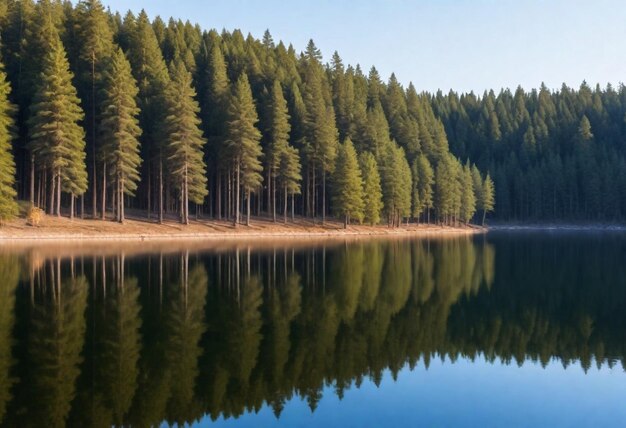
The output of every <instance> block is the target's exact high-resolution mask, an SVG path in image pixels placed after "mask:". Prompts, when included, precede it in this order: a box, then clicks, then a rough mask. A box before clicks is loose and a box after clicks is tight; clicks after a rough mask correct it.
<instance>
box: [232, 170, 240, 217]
mask: <svg viewBox="0 0 626 428" xmlns="http://www.w3.org/2000/svg"><path fill="white" fill-rule="evenodd" d="M239 168H240V161H239V159H237V178H236V183H235V201H234V202H235V215H234V220H233V226H235V227H238V225H239Z"/></svg>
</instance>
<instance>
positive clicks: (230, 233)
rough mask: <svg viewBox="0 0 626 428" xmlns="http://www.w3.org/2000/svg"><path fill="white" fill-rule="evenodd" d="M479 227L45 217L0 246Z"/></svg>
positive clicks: (0, 234) (0, 233) (4, 231)
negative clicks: (346, 226)
mask: <svg viewBox="0 0 626 428" xmlns="http://www.w3.org/2000/svg"><path fill="white" fill-rule="evenodd" d="M485 230H486V229H483V228H480V227H459V228H454V227H442V226H437V225H415V224H411V225H408V226H402V227H400V228H388V227H386V226H362V225H354V226H350V227H349V228H348V229H344V228H343V225H342V224H341V223H339V222H335V221H327V222H326V223H325V224H324V225H323V226H322V225H321V224H319V223H317V224H316V223H313V222H312V221H310V220H304V219H297V220H296V222H295V223H287V224H283V223H280V222H278V223H274V222H272V221H271V220H268V219H255V220H254V222H253V223H252V224H251V225H250V226H249V227H247V226H243V225H242V226H239V227H237V228H235V227H233V226H232V224H231V223H229V222H225V221H203V220H199V221H193V222H192V223H191V224H190V225H188V226H184V225H181V224H179V223H177V222H176V221H174V220H168V221H166V222H164V223H163V224H157V223H153V222H148V221H141V220H133V219H131V220H128V221H127V222H126V223H125V224H123V225H121V224H118V223H115V222H112V221H101V220H80V219H75V220H73V221H71V220H69V219H67V218H46V219H44V221H43V223H42V224H41V226H39V227H31V226H28V225H26V223H25V222H24V220H16V221H14V222H11V223H9V224H7V225H5V226H3V227H0V246H1V245H5V244H14V243H27V242H28V243H31V244H32V243H35V242H41V243H43V242H54V243H59V242H138V241H139V242H141V241H192V240H193V241H198V240H200V241H222V240H242V239H245V240H263V239H271V240H275V239H281V240H282V239H294V238H298V239H309V238H311V239H325V238H348V237H375V236H389V237H392V236H397V237H408V236H411V237H418V236H441V235H446V236H451V235H470V234H477V233H483V232H484V231H485Z"/></svg>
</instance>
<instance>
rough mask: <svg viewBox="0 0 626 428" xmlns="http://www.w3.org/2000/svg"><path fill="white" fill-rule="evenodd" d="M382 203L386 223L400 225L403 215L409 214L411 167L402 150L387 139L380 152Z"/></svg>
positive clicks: (393, 225) (394, 225)
mask: <svg viewBox="0 0 626 428" xmlns="http://www.w3.org/2000/svg"><path fill="white" fill-rule="evenodd" d="M380 168H381V177H382V189H383V203H384V206H385V212H386V214H387V221H388V224H389V225H390V226H392V227H397V226H400V223H401V222H402V218H403V217H408V216H410V215H411V186H412V180H411V167H410V166H409V163H408V161H407V159H406V156H405V154H404V150H403V149H402V148H401V147H399V146H398V145H397V144H396V143H395V142H394V141H387V143H386V144H385V146H384V148H383V149H382V154H381V163H380Z"/></svg>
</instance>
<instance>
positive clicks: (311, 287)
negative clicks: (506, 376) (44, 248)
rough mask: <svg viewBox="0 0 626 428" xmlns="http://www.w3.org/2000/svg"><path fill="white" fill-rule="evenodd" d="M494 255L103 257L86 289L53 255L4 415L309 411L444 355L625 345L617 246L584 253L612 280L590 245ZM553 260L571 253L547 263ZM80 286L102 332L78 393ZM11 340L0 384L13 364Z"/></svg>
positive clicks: (541, 356) (505, 248)
mask: <svg viewBox="0 0 626 428" xmlns="http://www.w3.org/2000/svg"><path fill="white" fill-rule="evenodd" d="M604 245H606V244H604ZM497 248H498V257H497V258H496V257H495V250H494V246H492V245H491V244H489V243H487V242H485V241H484V240H481V239H479V240H473V239H469V238H461V239H450V240H439V241H438V240H422V241H412V240H395V241H367V242H355V243H352V244H350V245H347V246H345V245H344V246H331V247H328V248H325V249H307V250H305V251H301V252H295V253H294V252H292V250H291V249H289V250H287V249H286V250H284V251H282V250H280V249H276V250H272V251H269V252H259V253H251V252H250V251H249V250H248V251H246V250H243V251H242V250H241V249H235V250H233V251H232V252H226V253H220V254H209V255H189V254H187V253H183V254H182V255H181V254H178V255H171V256H164V255H157V256H156V257H155V256H151V257H149V258H146V259H129V260H126V261H124V260H123V257H118V258H108V259H106V260H104V259H103V260H98V261H97V263H96V264H95V265H94V266H93V269H90V268H89V267H88V268H87V269H86V272H87V277H89V278H91V277H92V275H90V273H91V271H93V272H95V275H93V278H94V279H92V282H91V284H90V287H89V288H88V289H87V287H85V286H86V285H87V284H86V282H85V279H84V278H83V277H79V278H80V279H68V278H72V274H71V273H70V274H68V272H75V271H78V269H73V268H72V267H71V266H68V265H67V264H66V265H64V267H63V269H61V267H60V265H59V263H58V262H57V261H53V262H45V263H42V264H41V268H40V269H35V270H36V271H37V272H38V274H37V276H36V281H35V286H34V290H35V292H34V294H33V298H32V303H31V297H30V293H21V294H20V293H19V291H18V292H17V294H13V295H17V298H18V300H17V304H15V305H14V306H16V308H19V307H20V298H21V299H23V302H22V306H23V307H27V308H29V309H28V311H27V310H22V312H20V311H19V310H16V312H15V313H17V314H18V316H17V318H16V322H17V323H18V326H19V325H20V322H21V323H22V324H25V325H27V326H28V328H27V330H28V333H27V334H26V340H25V343H26V345H25V351H24V352H22V353H20V352H17V353H16V352H13V354H15V355H17V356H18V362H17V366H18V367H22V368H21V370H18V371H17V372H16V373H17V374H18V375H19V378H20V379H21V382H20V383H18V384H17V388H16V389H15V390H16V391H17V393H16V395H18V396H19V400H18V399H17V398H16V400H18V401H20V403H24V404H20V405H9V407H8V412H7V417H6V419H7V420H8V421H9V422H13V420H15V421H16V422H15V423H10V425H18V426H28V425H36V424H37V423H40V422H41V421H43V420H44V418H45V420H46V421H47V420H48V419H50V420H51V421H53V424H54V422H56V423H57V424H62V423H63V422H64V421H65V418H66V417H67V414H68V411H69V406H70V403H72V406H73V409H72V416H71V419H70V420H69V421H70V422H71V424H73V425H80V426H90V425H93V424H95V423H96V422H100V423H102V424H103V425H104V426H106V425H123V424H124V425H133V426H154V425H158V424H160V423H161V422H162V421H164V420H165V421H168V422H170V423H176V424H183V423H187V422H191V421H193V420H195V419H197V418H199V417H201V416H203V415H204V414H210V415H211V416H212V417H214V418H217V417H219V416H225V417H228V416H236V415H239V414H241V413H243V412H245V411H246V410H258V409H260V408H261V407H262V406H263V405H270V406H271V407H272V409H273V410H274V412H275V414H276V415H280V413H281V411H282V409H283V406H284V405H285V403H286V402H287V401H288V400H289V399H290V398H292V397H293V396H295V395H297V396H301V397H303V398H304V399H305V400H307V402H308V404H309V406H310V407H311V408H312V409H315V407H316V406H317V403H318V402H319V400H320V398H321V396H322V391H323V388H324V387H325V386H329V385H330V386H333V387H334V389H335V391H336V393H337V394H339V396H340V397H341V396H342V395H343V393H344V391H345V390H346V389H348V388H350V387H353V386H354V385H359V384H360V382H361V381H362V380H363V379H364V378H371V379H373V380H374V381H375V382H377V381H379V380H380V379H381V378H382V373H383V371H384V370H386V369H390V370H391V372H392V373H393V374H394V375H395V374H397V373H398V371H399V370H400V369H401V368H402V367H404V366H405V365H406V364H407V363H408V364H409V365H410V366H414V365H416V364H418V363H419V362H422V363H423V364H426V365H428V364H429V361H430V359H432V358H434V357H443V356H447V357H449V358H450V359H452V360H455V359H456V358H458V357H460V356H465V357H469V358H474V357H476V356H478V355H485V357H486V358H487V359H489V360H495V359H502V360H504V361H506V362H512V361H516V362H518V363H522V362H523V361H525V360H526V359H528V358H532V359H535V360H537V361H541V362H543V363H545V362H547V361H549V360H550V359H552V358H555V357H558V358H559V359H560V360H561V361H562V362H563V363H564V364H571V363H573V362H580V363H581V364H582V366H583V367H585V368H587V367H589V366H590V365H591V363H592V361H593V360H596V361H599V362H603V361H608V362H609V363H611V364H612V363H613V362H614V361H615V359H616V358H617V359H619V358H623V356H624V355H626V316H625V315H624V313H623V305H624V304H625V303H626V290H625V289H624V288H623V286H621V284H622V283H623V278H624V277H625V276H626V265H625V266H622V264H623V263H622V262H621V259H620V254H623V253H624V250H625V248H624V245H622V244H619V245H618V244H615V246H613V247H611V246H609V248H608V249H607V248H605V247H598V248H591V249H589V252H588V253H586V254H588V256H587V258H586V261H587V262H589V264H590V265H589V267H588V268H589V269H593V270H599V271H601V272H603V273H602V277H597V276H593V275H592V274H591V273H589V272H587V270H586V269H588V268H585V267H584V266H583V265H584V264H583V263H580V260H581V259H580V254H582V250H583V248H582V247H576V246H575V245H573V244H571V243H564V244H563V245H562V246H557V247H556V248H543V247H542V246H541V245H540V243H537V242H530V241H529V242H525V241H523V240H522V241H521V242H515V243H509V244H507V243H500V244H498V247H497ZM594 251H595V252H597V253H599V254H600V255H597V256H596V255H595V253H594ZM557 256H558V257H559V258H563V260H562V262H563V263H558V264H550V261H551V259H552V258H554V257H557ZM11 265H13V266H14V265H15V264H13V263H12V264H11ZM561 265H563V266H570V267H571V266H575V268H573V269H570V270H568V269H567V268H565V267H563V268H561ZM550 267H552V269H550ZM4 268H5V269H6V267H4ZM2 269H3V265H2V261H1V259H0V274H1V273H2ZM61 272H65V273H64V278H65V279H64V281H62V282H59V278H60V276H61ZM496 272H497V275H496ZM74 276H75V277H76V275H75V274H74ZM2 277H7V278H10V273H5V274H3V276H2ZM77 278H78V277H77ZM496 280H497V284H496V283H495V282H494V281H496ZM209 282H210V283H211V284H212V285H211V287H209V286H208V284H209ZM60 284H62V285H61V286H60ZM80 284H83V286H80ZM104 285H106V286H104ZM80 290H82V291H80ZM87 290H89V292H90V293H91V295H90V299H89V302H90V303H89V304H90V306H89V311H88V313H89V325H90V326H91V325H92V324H91V323H92V321H93V326H94V327H93V328H91V327H90V329H89V332H88V334H87V337H88V340H87V346H85V350H84V354H85V363H84V364H82V365H81V369H82V370H83V373H82V375H81V380H80V382H78V384H77V385H78V391H77V394H74V390H73V388H74V386H73V385H74V384H75V383H76V382H75V379H76V374H77V365H78V364H79V363H80V360H81V358H80V350H81V348H82V339H80V338H82V337H83V333H84V324H85V322H84V317H83V316H82V313H83V312H84V309H85V304H86V303H85V302H86V298H85V296H86V293H87ZM105 291H106V294H105ZM0 292H1V293H4V289H2V288H0ZM9 294H11V293H9ZM2 296H4V294H3V295H2ZM20 296H21V297H20ZM81 299H82V300H81ZM7 302H9V303H7ZM70 302H73V303H70ZM81 302H82V303H81ZM0 304H5V305H6V304H8V305H9V306H10V307H12V306H13V304H12V303H10V301H9V300H4V299H3V300H2V301H1V302H0ZM81 305H82V309H81ZM10 307H9V308H8V309H7V310H6V311H3V313H2V314H0V335H2V334H5V335H7V334H8V333H6V332H8V331H10V330H11V328H10V327H8V326H9V325H11V324H12V323H13V321H11V322H9V323H7V322H5V319H4V318H2V315H3V314H4V313H6V312H10V313H12V312H13V311H12V310H10ZM78 314H80V315H81V316H79V315H78ZM21 318H25V319H26V321H24V320H22V321H20V319H21ZM44 320H45V322H44ZM81 320H82V321H81ZM79 321H80V322H79ZM81 322H82V327H80V325H81ZM81 329H82V330H81ZM14 330H17V329H14ZM70 332H73V333H72V336H70ZM2 337H4V336H0V340H1V338H2ZM18 342H19V341H18ZM4 343H10V342H9V341H6V342H4V341H3V342H2V343H0V376H3V373H8V372H9V370H8V367H10V358H11V357H10V355H11V350H10V347H9V348H8V351H7V350H5V349H4V348H2V346H3V344H4ZM43 343H46V349H45V350H44V351H43V352H35V349H37V350H39V349H40V348H42V347H43V345H42V344H43ZM48 343H53V345H52V346H48ZM92 346H93V349H92V348H91V347H92ZM17 348H19V346H17ZM53 349H58V352H59V353H60V354H59V355H61V356H63V357H62V359H63V361H61V358H60V357H59V358H57V359H54V358H53V357H52V356H50V355H49V354H50V352H51V350H53ZM5 355H6V358H5ZM55 355H56V354H55ZM20 359H21V361H20ZM5 360H6V361H7V362H6V363H4V361H5ZM52 363H54V364H52ZM59 373H64V374H67V376H65V375H64V376H63V377H61V376H60V374H59ZM2 379H4V378H0V380H2ZM53 379H54V381H53ZM61 379H62V381H61ZM0 386H2V384H0ZM3 388H4V387H3ZM6 390H7V391H8V389H6ZM2 391H4V389H0V400H1V397H2V395H1V394H2ZM27 393H28V394H29V397H30V396H34V397H38V399H37V403H38V404H37V406H35V404H33V402H29V400H27V399H26V394H27ZM33 394H34V395H33ZM74 395H76V397H77V398H76V399H75V400H74V401H73V402H72V397H73V396H74ZM39 397H41V398H42V399H41V400H40V399H39ZM52 397H54V398H52ZM5 401H6V399H5ZM14 401H15V400H14ZM40 402H41V403H43V404H42V405H40V404H39V403H40ZM1 403H2V401H0V404H1ZM13 409H14V410H13ZM31 410H32V413H31ZM26 415H27V416H26Z"/></svg>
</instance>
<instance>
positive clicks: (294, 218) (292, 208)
mask: <svg viewBox="0 0 626 428" xmlns="http://www.w3.org/2000/svg"><path fill="white" fill-rule="evenodd" d="M295 198H296V195H295V194H292V195H291V222H292V223H295V222H296V216H295V213H294V211H295V210H294V205H295V202H294V199H295ZM285 203H287V202H285Z"/></svg>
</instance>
